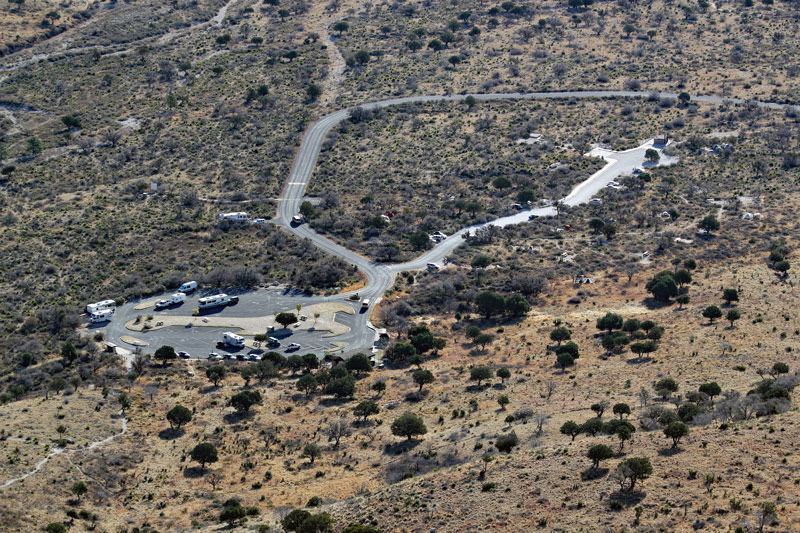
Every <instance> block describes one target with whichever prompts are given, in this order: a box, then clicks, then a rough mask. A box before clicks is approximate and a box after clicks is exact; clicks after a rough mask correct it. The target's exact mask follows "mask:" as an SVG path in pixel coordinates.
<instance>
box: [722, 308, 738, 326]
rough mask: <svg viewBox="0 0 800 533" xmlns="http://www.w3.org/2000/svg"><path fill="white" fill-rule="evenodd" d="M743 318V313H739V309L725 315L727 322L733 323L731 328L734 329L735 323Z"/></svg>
mask: <svg viewBox="0 0 800 533" xmlns="http://www.w3.org/2000/svg"><path fill="white" fill-rule="evenodd" d="M740 318H742V313H741V312H739V310H738V309H731V310H730V311H728V312H727V313H725V320H727V321H728V322H730V323H731V327H733V323H734V322H736V321H737V320H739V319H740Z"/></svg>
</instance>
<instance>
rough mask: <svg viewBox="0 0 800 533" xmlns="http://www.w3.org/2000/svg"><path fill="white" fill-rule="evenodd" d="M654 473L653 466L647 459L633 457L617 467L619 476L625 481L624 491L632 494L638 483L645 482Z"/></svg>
mask: <svg viewBox="0 0 800 533" xmlns="http://www.w3.org/2000/svg"><path fill="white" fill-rule="evenodd" d="M652 473H653V466H652V465H651V464H650V459H648V458H647V457H631V458H630V459H625V460H624V461H622V462H621V463H620V464H619V465H618V466H617V474H618V475H619V476H620V479H622V480H623V483H624V484H623V489H624V490H626V491H627V492H632V491H633V489H634V487H635V486H636V482H637V481H644V480H645V479H647V478H649V477H650V475H651V474H652Z"/></svg>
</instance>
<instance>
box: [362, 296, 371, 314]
mask: <svg viewBox="0 0 800 533" xmlns="http://www.w3.org/2000/svg"><path fill="white" fill-rule="evenodd" d="M367 309H369V298H364V299H363V300H361V310H362V311H366V310H367Z"/></svg>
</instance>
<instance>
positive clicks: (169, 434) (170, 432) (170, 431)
mask: <svg viewBox="0 0 800 533" xmlns="http://www.w3.org/2000/svg"><path fill="white" fill-rule="evenodd" d="M185 434H186V431H185V430H184V429H183V428H166V429H162V430H161V431H159V432H158V437H159V438H160V439H161V440H175V439H177V438H179V437H183V436H184V435H185Z"/></svg>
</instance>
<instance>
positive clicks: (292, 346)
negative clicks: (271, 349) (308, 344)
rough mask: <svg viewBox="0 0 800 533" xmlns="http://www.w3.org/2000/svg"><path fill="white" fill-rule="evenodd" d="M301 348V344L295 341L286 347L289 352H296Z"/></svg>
mask: <svg viewBox="0 0 800 533" xmlns="http://www.w3.org/2000/svg"><path fill="white" fill-rule="evenodd" d="M299 349H300V345H299V344H297V343H296V342H293V343H292V344H290V345H289V346H287V347H286V351H287V352H296V351H297V350H299Z"/></svg>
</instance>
